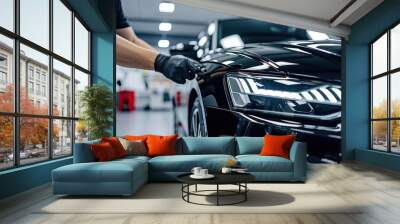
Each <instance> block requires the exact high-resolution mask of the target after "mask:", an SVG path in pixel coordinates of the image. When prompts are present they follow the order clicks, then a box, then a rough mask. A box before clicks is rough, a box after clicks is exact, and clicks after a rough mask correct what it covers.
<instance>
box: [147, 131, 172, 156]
mask: <svg viewBox="0 0 400 224" xmlns="http://www.w3.org/2000/svg"><path fill="white" fill-rule="evenodd" d="M177 138H178V137H177V136H176V135H171V136H158V135H150V136H148V137H147V140H146V143H147V148H148V151H147V155H148V156H151V157H154V156H165V155H176V139H177Z"/></svg>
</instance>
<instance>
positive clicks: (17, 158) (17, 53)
mask: <svg viewBox="0 0 400 224" xmlns="http://www.w3.org/2000/svg"><path fill="white" fill-rule="evenodd" d="M19 5H20V1H19V0H15V1H14V30H15V32H16V33H17V35H19ZM13 70H14V112H15V113H16V114H18V113H19V111H20V110H19V108H20V107H19V99H20V85H19V84H20V79H19V73H20V48H19V39H18V38H15V39H14V68H13ZM19 127H20V119H19V117H17V116H14V130H13V131H14V135H13V138H14V166H19V165H20V155H19V149H20V147H19V145H20V144H19V139H20V138H19V135H20V130H19Z"/></svg>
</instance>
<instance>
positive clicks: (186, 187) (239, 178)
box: [177, 173, 255, 206]
mask: <svg viewBox="0 0 400 224" xmlns="http://www.w3.org/2000/svg"><path fill="white" fill-rule="evenodd" d="M190 175H191V173H189V174H182V175H179V176H178V177H177V179H178V181H180V182H181V183H182V189H181V191H182V199H183V200H184V201H186V202H188V203H192V204H198V205H217V206H221V205H234V204H239V203H242V202H245V201H246V200H247V192H248V191H249V188H248V187H247V183H249V182H252V181H254V180H255V177H254V176H253V175H251V174H248V173H229V174H222V173H217V174H213V175H214V176H215V177H214V178H212V179H193V178H191V177H190ZM199 184H203V185H215V186H216V189H215V190H198V189H197V185H199ZM220 185H236V186H238V188H237V190H224V189H220ZM190 186H195V190H194V191H190ZM209 192H214V193H215V194H206V193H209ZM190 196H203V197H216V199H217V203H216V204H202V203H197V202H193V201H191V200H190ZM232 196H240V199H239V200H237V201H234V202H231V203H221V197H232Z"/></svg>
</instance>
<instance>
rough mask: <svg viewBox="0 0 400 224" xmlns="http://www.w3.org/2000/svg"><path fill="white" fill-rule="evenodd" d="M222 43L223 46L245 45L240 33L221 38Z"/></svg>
mask: <svg viewBox="0 0 400 224" xmlns="http://www.w3.org/2000/svg"><path fill="white" fill-rule="evenodd" d="M220 43H221V45H222V47H223V48H231V47H243V46H244V42H243V40H242V38H240V36H239V35H237V34H233V35H230V36H226V37H224V38H222V39H221V40H220Z"/></svg>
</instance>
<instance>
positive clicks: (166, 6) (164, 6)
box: [158, 2, 175, 13]
mask: <svg viewBox="0 0 400 224" xmlns="http://www.w3.org/2000/svg"><path fill="white" fill-rule="evenodd" d="M158 10H160V12H167V13H173V12H174V11H175V4H174V3H170V2H161V3H160V4H159V5H158Z"/></svg>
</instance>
